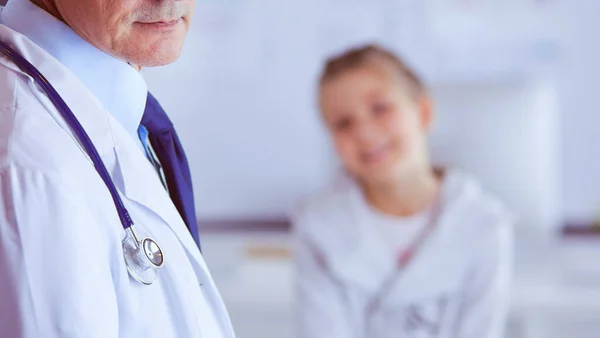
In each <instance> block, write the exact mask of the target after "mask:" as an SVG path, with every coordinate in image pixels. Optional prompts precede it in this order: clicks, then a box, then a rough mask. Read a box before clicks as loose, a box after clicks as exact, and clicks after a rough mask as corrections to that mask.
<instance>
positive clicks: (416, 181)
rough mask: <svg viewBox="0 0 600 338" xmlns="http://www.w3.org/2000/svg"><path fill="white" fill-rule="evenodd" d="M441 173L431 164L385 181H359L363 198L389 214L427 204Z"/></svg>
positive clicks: (419, 208)
mask: <svg viewBox="0 0 600 338" xmlns="http://www.w3.org/2000/svg"><path fill="white" fill-rule="evenodd" d="M441 180H442V174H441V173H438V172H435V171H434V170H433V169H432V168H431V167H429V166H427V167H421V168H418V169H417V168H415V170H414V171H412V172H411V173H404V174H402V175H399V177H396V178H394V179H391V180H389V181H386V182H370V183H367V182H363V183H362V184H361V185H362V188H363V193H364V195H365V198H366V199H367V202H368V203H369V204H370V205H371V206H372V207H374V208H375V209H377V210H379V211H381V212H383V213H385V214H389V215H393V216H401V217H406V216H411V215H414V214H418V213H419V212H421V211H423V210H425V209H426V208H428V207H429V206H430V205H431V204H432V203H434V201H435V200H436V199H437V198H438V195H439V193H440V187H441Z"/></svg>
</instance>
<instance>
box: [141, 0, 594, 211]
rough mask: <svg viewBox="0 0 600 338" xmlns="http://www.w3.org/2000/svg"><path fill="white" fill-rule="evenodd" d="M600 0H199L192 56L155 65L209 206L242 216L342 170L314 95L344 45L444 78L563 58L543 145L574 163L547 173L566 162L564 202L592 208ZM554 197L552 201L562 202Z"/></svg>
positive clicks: (496, 76) (478, 79)
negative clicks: (554, 134)
mask: <svg viewBox="0 0 600 338" xmlns="http://www.w3.org/2000/svg"><path fill="white" fill-rule="evenodd" d="M599 6H600V1H596V0H579V1H574V2H552V1H550V2H535V1H524V2H523V1H509V2H490V1H487V2H484V1H481V2H469V4H467V3H466V2H465V3H464V4H463V3H462V2H440V1H438V0H427V1H413V0H398V1H378V2H373V3H371V2H361V1H358V2H350V3H346V2H344V3H341V2H338V1H333V0H332V1H326V2H323V1H299V2H289V3H287V4H282V3H276V4H272V3H270V2H268V1H266V0H255V1H247V2H246V1H243V2H238V1H233V2H199V3H198V8H197V15H196V18H195V21H194V25H193V27H192V31H191V32H190V36H189V38H188V41H187V44H186V47H185V50H184V54H183V56H182V58H181V59H180V60H179V61H178V62H177V63H176V64H174V65H171V66H168V67H164V68H159V69H149V70H146V76H147V78H148V83H149V85H150V88H151V89H152V90H153V91H154V92H155V93H156V94H157V96H158V97H159V99H160V100H161V102H162V103H163V104H164V106H165V107H166V108H167V109H168V111H169V112H170V114H171V116H172V118H173V120H174V121H175V123H176V124H177V127H178V130H179V131H180V133H181V136H182V138H183V141H184V142H185V144H186V147H187V149H188V155H189V156H190V162H191V165H192V168H193V170H194V172H195V173H194V179H195V182H194V183H195V189H196V191H197V195H198V200H197V207H198V212H199V217H202V218H236V217H276V216H279V215H281V214H282V210H284V209H286V208H287V207H289V205H290V204H291V202H292V200H294V199H295V198H296V197H298V196H303V195H306V194H308V193H310V192H311V191H313V190H315V189H316V188H318V187H320V186H322V185H323V184H325V182H326V181H327V179H328V178H329V177H330V174H331V170H330V169H331V168H333V167H334V162H333V160H332V159H331V156H330V155H331V151H330V149H328V148H327V147H326V146H325V144H326V143H325V142H326V138H325V137H324V135H323V133H322V131H321V129H320V125H319V122H318V118H317V113H316V111H315V109H314V108H315V107H314V95H313V94H314V84H315V76H316V75H317V73H318V71H319V67H320V65H321V63H322V60H323V58H324V57H325V55H328V54H330V53H331V52H333V51H337V50H340V49H343V48H345V47H344V46H349V45H351V44H354V43H358V42H361V41H369V40H375V41H382V42H384V43H386V44H388V45H389V46H391V47H393V48H394V49H396V50H399V51H402V53H403V55H405V56H406V57H407V59H408V60H409V61H410V62H411V63H412V64H413V65H415V66H416V67H417V69H418V70H419V71H420V72H421V73H423V74H424V75H425V77H426V78H427V79H428V80H429V81H430V83H431V84H432V85H434V87H439V86H440V85H442V84H445V85H449V86H462V85H467V86H468V85H469V84H471V85H479V84H483V85H484V86H488V88H490V86H492V85H493V84H494V83H506V81H516V83H525V82H527V81H528V80H529V79H531V78H538V77H539V74H552V73H553V71H552V70H553V69H558V74H557V77H556V79H557V82H556V83H557V84H558V93H559V94H558V97H559V101H558V102H560V104H561V105H562V107H561V108H562V109H563V112H562V113H563V114H562V121H561V129H560V134H561V135H560V136H561V138H562V141H561V143H560V146H558V147H557V148H558V149H556V154H554V155H548V154H546V152H547V151H551V150H552V147H553V146H552V145H548V147H547V148H545V150H539V151H540V154H546V155H543V156H545V157H544V158H549V157H551V156H556V157H558V158H560V157H561V156H562V161H563V164H562V165H561V166H560V168H554V167H552V168H549V169H548V170H547V171H542V172H543V175H542V176H541V177H544V180H547V179H550V177H556V176H555V175H558V177H559V178H558V180H559V181H560V183H559V184H560V187H559V188H556V189H555V188H554V185H552V186H551V187H549V188H548V189H549V190H554V191H556V194H563V198H562V201H560V202H557V203H556V205H557V210H560V213H561V214H564V215H565V217H567V218H571V219H572V218H589V217H590V216H591V215H593V214H594V212H595V210H596V209H597V208H596V206H597V205H598V203H599V202H600V192H597V189H596V188H595V186H600V170H599V169H600V160H594V159H595V156H594V153H593V148H594V145H595V144H596V143H598V141H600V136H597V135H598V133H597V132H596V127H595V126H596V124H597V123H596V122H600V117H597V115H598V114H595V113H594V111H595V105H596V102H595V91H596V88H598V87H600V86H598V85H599V83H598V81H600V80H598V78H600V65H599V63H598V61H597V60H600V47H598V44H597V43H595V39H596V36H597V32H598V31H599V30H600V27H599V26H600V24H598V23H596V21H595V17H594V15H593V14H591V13H597V12H598V10H599V9H600V8H599ZM465 95H467V94H465ZM474 95H475V96H473V95H467V96H469V98H476V96H477V95H478V94H474ZM498 95H502V94H498ZM501 101H502V100H501ZM506 102H508V101H506ZM502 104H504V102H503V103H502ZM490 111H495V113H496V114H502V112H498V111H496V110H495V108H494V107H492V108H490ZM474 128H476V127H474ZM532 128H533V127H532ZM530 145H531V144H530ZM536 146H539V144H536ZM518 150H521V151H522V150H523V148H522V147H519V149H518ZM540 156H541V155H540ZM519 158H520V157H519ZM543 162H544V163H546V162H545V160H544V161H543ZM513 164H514V165H515V166H518V165H519V164H516V162H515V163H513ZM506 165H507V163H505V165H504V166H506ZM498 167H499V168H500V167H502V166H498ZM511 168H516V167H511ZM536 170H538V171H539V170H540V169H536ZM524 177H525V176H523V177H522V178H523V179H524ZM538 179H540V180H541V178H540V177H538ZM535 185H536V186H539V185H540V183H539V182H537V183H535ZM541 192H542V190H537V192H536V193H535V194H538V195H540V194H541ZM551 198H554V197H551ZM540 203H541V204H543V205H545V206H544V207H543V209H547V208H548V206H549V205H551V204H553V203H554V202H552V203H550V202H548V201H545V202H542V201H540ZM539 210H540V209H536V211H535V212H536V213H537V212H539Z"/></svg>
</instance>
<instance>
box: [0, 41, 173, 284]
mask: <svg viewBox="0 0 600 338" xmlns="http://www.w3.org/2000/svg"><path fill="white" fill-rule="evenodd" d="M0 52H2V53H3V54H4V55H6V56H7V57H8V58H9V59H10V60H12V61H13V62H14V64H15V65H17V67H19V68H20V69H21V70H22V71H23V72H25V73H26V74H27V75H29V76H30V77H32V78H33V80H34V81H35V83H36V84H37V85H38V86H40V87H41V88H42V90H43V91H44V92H45V93H46V95H47V96H48V98H49V99H50V101H51V102H52V104H53V105H54V106H55V107H56V110H58V112H59V113H60V114H61V115H62V117H63V118H64V120H65V121H66V122H67V124H68V125H69V127H70V128H71V129H72V131H73V132H74V133H75V135H76V136H77V139H78V140H79V141H80V142H81V144H82V146H83V147H84V149H85V151H86V153H87V154H88V156H89V157H90V158H91V160H92V163H93V164H94V168H96V171H97V172H98V175H100V177H101V178H102V180H103V181H104V184H106V187H107V188H108V190H109V191H110V194H111V196H112V199H113V201H114V203H115V207H116V208H117V213H118V214H119V219H120V220H121V224H122V225H123V229H125V239H123V243H122V244H123V256H124V258H125V265H126V266H127V271H129V274H130V275H131V276H132V277H133V278H134V279H135V280H137V281H139V282H140V283H142V284H145V285H150V284H152V283H153V282H154V281H155V280H156V278H157V276H158V269H159V268H161V267H162V266H163V265H164V263H165V258H164V254H163V251H162V249H161V248H160V246H159V245H158V243H156V241H155V240H153V239H152V238H149V237H140V236H139V235H138V234H137V233H136V231H135V229H134V226H133V225H134V223H133V221H132V219H131V216H130V215H129V212H128V211H127V209H126V208H125V205H123V201H122V200H121V198H120V197H119V194H118V192H117V188H116V187H115V185H114V183H113V181H112V179H111V178H110V175H109V174H108V171H107V170H106V167H105V166H104V163H103V162H102V159H101V158H100V155H98V151H97V150H96V148H95V147H94V144H93V143H92V141H91V140H90V137H89V136H88V134H87V133H86V132H85V130H84V129H83V127H82V126H81V124H80V123H79V121H78V120H77V118H76V117H75V115H74V114H73V112H72V111H71V109H70V108H69V107H68V106H67V104H66V103H65V101H64V100H63V99H62V97H61V96H60V94H58V92H56V90H55V89H54V87H52V85H51V84H50V82H48V80H47V79H46V78H45V77H44V76H43V75H42V74H41V73H40V72H39V70H38V69H37V68H35V66H33V65H32V64H31V63H29V61H27V60H25V58H23V57H22V56H21V55H19V53H17V52H16V51H15V50H14V49H12V48H11V47H10V46H8V45H7V44H6V43H5V42H3V41H0Z"/></svg>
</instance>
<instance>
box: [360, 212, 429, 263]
mask: <svg viewBox="0 0 600 338" xmlns="http://www.w3.org/2000/svg"><path fill="white" fill-rule="evenodd" d="M432 209H433V208H432V204H429V206H428V207H427V208H425V209H424V210H422V211H420V212H419V213H417V214H415V215H412V216H407V217H399V216H392V215H388V214H385V213H383V212H381V211H379V210H376V209H375V208H372V207H371V208H369V212H368V213H369V214H368V217H369V221H370V222H371V223H372V225H373V227H374V228H375V229H376V230H377V232H378V234H379V235H381V237H382V240H383V242H384V243H386V244H387V245H388V246H389V249H390V250H391V251H392V252H393V253H394V254H395V255H400V254H401V253H403V252H404V251H406V250H407V249H409V248H410V247H412V246H414V245H415V242H416V241H417V238H418V237H419V236H420V235H421V233H422V232H423V231H425V229H426V228H427V226H428V225H429V224H430V222H431V217H432Z"/></svg>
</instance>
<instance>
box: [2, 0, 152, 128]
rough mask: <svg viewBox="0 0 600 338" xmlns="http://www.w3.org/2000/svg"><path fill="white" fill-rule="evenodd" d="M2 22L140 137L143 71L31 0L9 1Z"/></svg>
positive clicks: (144, 102)
mask: <svg viewBox="0 0 600 338" xmlns="http://www.w3.org/2000/svg"><path fill="white" fill-rule="evenodd" d="M0 23H2V24H3V25H5V26H7V27H8V28H10V29H12V30H14V31H16V32H19V33H21V34H23V35H25V36H26V37H27V38H28V39H30V40H31V41H33V42H34V43H35V44H36V45H37V46H39V47H41V48H42V49H44V50H45V51H46V52H47V53H48V54H50V55H52V56H53V57H54V58H55V59H56V60H58V61H59V62H60V63H62V64H63V65H64V66H65V67H66V68H68V69H69V70H70V71H71V72H73V74H74V75H75V76H76V77H77V78H79V80H80V81H81V82H82V83H83V84H84V85H85V86H86V87H87V88H88V89H89V90H90V92H91V93H92V94H94V96H96V98H97V99H98V100H99V101H100V103H102V105H103V106H104V108H105V109H106V110H107V111H108V112H109V113H110V114H112V115H113V116H114V117H115V118H116V119H117V121H119V122H120V123H121V124H122V125H123V127H124V128H125V130H127V132H128V133H129V134H130V135H131V136H132V137H133V138H134V139H137V129H138V126H139V124H140V121H141V119H142V115H143V113H144V107H145V105H146V96H147V92H148V88H147V85H146V82H145V81H144V79H143V77H142V75H141V73H140V72H139V71H137V70H136V69H134V68H133V67H132V66H130V65H128V64H127V62H125V61H122V60H119V59H117V58H115V57H114V56H112V55H109V54H107V53H105V52H103V51H102V50H100V49H98V48H96V47H94V46H93V45H91V44H90V43H88V42H87V41H86V40H84V39H83V38H82V37H80V36H79V35H78V34H77V33H75V32H74V31H73V29H71V28H70V27H69V26H67V25H66V24H65V23H63V22H62V21H59V20H58V19H56V18H55V17H53V16H52V15H50V14H48V13H47V12H45V11H44V10H42V9H41V8H39V7H37V6H36V5H34V4H33V3H32V2H31V1H29V0H11V1H9V2H8V3H7V5H6V7H5V8H4V10H3V11H2V12H0Z"/></svg>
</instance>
